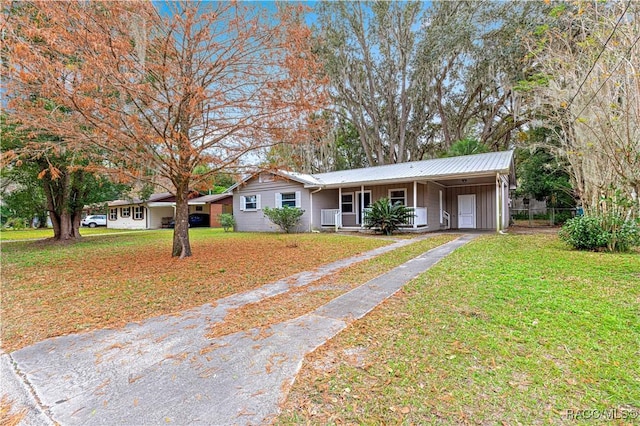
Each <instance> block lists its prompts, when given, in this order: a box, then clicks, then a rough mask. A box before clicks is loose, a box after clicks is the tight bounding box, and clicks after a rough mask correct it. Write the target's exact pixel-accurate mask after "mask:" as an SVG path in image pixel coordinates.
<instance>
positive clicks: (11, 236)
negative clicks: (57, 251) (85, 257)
mask: <svg viewBox="0 0 640 426" xmlns="http://www.w3.org/2000/svg"><path fill="white" fill-rule="evenodd" d="M119 232H134V231H132V230H130V229H111V228H109V229H107V228H105V227H99V228H80V235H82V236H88V235H104V234H113V233H119ZM135 232H138V231H135ZM51 237H53V228H42V229H34V228H29V229H17V230H13V229H3V228H0V241H8V240H39V239H43V238H51Z"/></svg>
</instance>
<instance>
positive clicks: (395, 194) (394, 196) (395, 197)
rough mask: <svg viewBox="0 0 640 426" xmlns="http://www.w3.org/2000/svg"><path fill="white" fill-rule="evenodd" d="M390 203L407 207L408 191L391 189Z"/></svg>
mask: <svg viewBox="0 0 640 426" xmlns="http://www.w3.org/2000/svg"><path fill="white" fill-rule="evenodd" d="M389 202H390V203H391V205H395V204H397V203H400V204H402V205H403V206H406V205H407V190H406V189H391V190H389Z"/></svg>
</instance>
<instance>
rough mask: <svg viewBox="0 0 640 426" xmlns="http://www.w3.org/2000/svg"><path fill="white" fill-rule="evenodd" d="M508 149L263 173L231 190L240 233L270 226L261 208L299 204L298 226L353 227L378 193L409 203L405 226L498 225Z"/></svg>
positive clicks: (502, 219)
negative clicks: (310, 171) (336, 168)
mask: <svg viewBox="0 0 640 426" xmlns="http://www.w3.org/2000/svg"><path fill="white" fill-rule="evenodd" d="M513 155H514V154H513V151H503V152H493V153H487V154H476V155H466V156H461V157H450V158H438V159H433V160H425V161H415V162H409V163H401V164H389V165H384V166H377V167H367V168H363V169H355V170H344V171H337V172H330V173H318V174H313V175H309V174H300V173H293V172H284V171H277V172H270V171H265V172H262V173H258V174H255V175H252V176H249V177H248V178H246V179H244V180H243V181H242V182H240V183H238V184H236V185H234V186H233V187H231V188H230V190H232V191H233V211H234V216H235V219H236V224H237V226H236V229H237V230H239V231H275V230H277V229H278V228H277V227H276V226H275V225H273V224H272V223H271V222H270V221H269V219H268V218H266V217H265V216H264V214H263V213H262V209H263V208H264V207H265V206H268V207H282V206H283V205H285V204H286V205H289V206H292V207H293V206H295V207H299V208H301V209H303V210H305V213H304V215H303V216H302V218H301V223H300V229H299V230H301V231H310V230H322V229H339V228H343V229H359V228H361V227H362V226H363V215H366V208H367V207H368V206H369V205H370V204H371V203H373V202H375V201H376V200H378V199H380V198H385V197H386V198H389V199H390V200H391V202H392V203H396V202H400V203H402V204H404V205H406V206H408V207H412V208H413V209H414V212H415V217H414V219H413V220H412V221H411V223H408V224H406V226H407V227H410V228H414V229H423V230H426V231H437V230H441V229H450V228H451V229H485V230H497V231H499V230H502V229H505V228H507V227H508V226H509V190H510V189H515V171H514V170H515V169H514V162H513Z"/></svg>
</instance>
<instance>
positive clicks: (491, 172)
mask: <svg viewBox="0 0 640 426" xmlns="http://www.w3.org/2000/svg"><path fill="white" fill-rule="evenodd" d="M510 170H511V168H510V167H509V168H506V169H498V170H487V171H483V172H476V173H454V174H443V175H430V176H413V177H403V178H396V179H374V180H365V181H354V182H340V183H329V184H310V185H305V186H304V187H305V188H309V189H311V188H322V189H336V188H341V187H342V188H344V187H346V186H361V185H386V184H391V183H407V182H413V181H434V180H447V179H460V178H467V179H468V178H480V177H487V176H495V175H496V174H497V173H501V174H504V173H510Z"/></svg>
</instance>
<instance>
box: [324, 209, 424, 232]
mask: <svg viewBox="0 0 640 426" xmlns="http://www.w3.org/2000/svg"><path fill="white" fill-rule="evenodd" d="M370 210H371V209H370V208H368V207H367V208H364V209H362V211H361V212H359V214H358V215H357V219H356V224H355V225H353V224H351V225H345V224H344V221H343V215H345V214H347V215H349V216H353V214H352V212H348V213H344V212H343V211H342V210H341V209H321V210H320V226H322V227H323V228H328V227H331V228H335V229H350V230H358V229H362V228H364V227H365V224H366V223H367V214H368V212H369V211H370ZM409 210H411V211H413V213H414V216H413V217H411V218H410V219H409V220H408V221H407V222H406V223H404V224H402V225H401V226H402V227H403V228H413V229H417V228H426V227H427V226H428V223H427V208H426V207H409Z"/></svg>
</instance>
